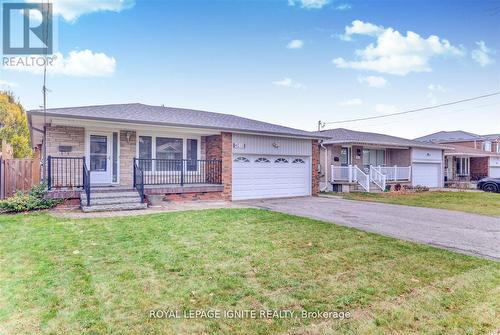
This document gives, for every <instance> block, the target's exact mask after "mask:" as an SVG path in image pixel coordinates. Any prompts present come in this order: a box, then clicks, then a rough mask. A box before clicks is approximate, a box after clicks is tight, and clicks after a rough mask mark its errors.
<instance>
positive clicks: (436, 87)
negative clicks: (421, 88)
mask: <svg viewBox="0 0 500 335" xmlns="http://www.w3.org/2000/svg"><path fill="white" fill-rule="evenodd" d="M427 88H428V89H429V91H434V92H446V88H444V87H443V86H441V85H436V84H429V86H427Z"/></svg>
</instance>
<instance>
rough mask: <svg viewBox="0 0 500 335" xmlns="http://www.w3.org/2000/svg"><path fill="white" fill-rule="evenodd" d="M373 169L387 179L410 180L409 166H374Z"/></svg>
mask: <svg viewBox="0 0 500 335" xmlns="http://www.w3.org/2000/svg"><path fill="white" fill-rule="evenodd" d="M373 168H374V169H375V170H377V171H378V172H380V173H381V174H383V175H384V176H386V177H387V181H410V180H411V166H397V165H394V166H374V167H373Z"/></svg>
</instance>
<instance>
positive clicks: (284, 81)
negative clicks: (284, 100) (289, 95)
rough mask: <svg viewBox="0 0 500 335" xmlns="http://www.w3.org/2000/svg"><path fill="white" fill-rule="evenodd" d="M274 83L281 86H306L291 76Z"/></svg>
mask: <svg viewBox="0 0 500 335" xmlns="http://www.w3.org/2000/svg"><path fill="white" fill-rule="evenodd" d="M273 84H274V85H276V86H281V87H289V88H306V87H305V86H304V85H303V84H301V83H299V82H296V81H295V80H293V79H291V78H283V79H282V80H278V81H273Z"/></svg>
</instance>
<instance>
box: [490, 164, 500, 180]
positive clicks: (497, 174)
mask: <svg viewBox="0 0 500 335" xmlns="http://www.w3.org/2000/svg"><path fill="white" fill-rule="evenodd" d="M489 176H490V177H492V178H500V166H490V175H489Z"/></svg>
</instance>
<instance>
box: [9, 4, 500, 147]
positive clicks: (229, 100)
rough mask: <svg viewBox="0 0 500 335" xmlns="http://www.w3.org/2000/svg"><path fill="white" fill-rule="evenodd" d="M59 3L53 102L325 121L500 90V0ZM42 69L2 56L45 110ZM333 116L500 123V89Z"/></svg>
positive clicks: (490, 129)
mask: <svg viewBox="0 0 500 335" xmlns="http://www.w3.org/2000/svg"><path fill="white" fill-rule="evenodd" d="M54 11H55V13H56V14H57V15H56V18H57V39H58V43H57V45H58V50H57V52H58V59H59V60H61V62H60V63H59V64H58V65H57V66H56V67H55V68H49V78H48V85H47V86H48V88H49V89H50V93H49V96H48V107H62V106H78V105H92V104H106V103H126V102H142V103H146V104H153V105H162V104H164V105H166V106H174V107H186V108H195V109H202V110H209V111H214V112H221V113H230V114H235V115H239V116H244V117H249V118H254V119H258V120H262V121H268V122H273V123H278V124H282V125H287V126H291V127H296V128H301V129H305V130H315V129H316V127H317V121H318V120H322V121H338V120H345V119H351V118H358V117H366V116H372V115H383V114H386V113H391V112H397V111H404V110H407V109H412V108H418V107H425V106H430V105H435V104H439V103H445V102H448V101H453V100H459V99H463V98H468V97H473V96H477V95H482V94H486V93H491V92H495V91H500V68H499V66H500V2H499V1H424V0H419V1H408V0H405V1H333V0H331V1H327V0H293V1H292V0H290V1H288V0H280V1H279V0H275V1H201V0H198V1H190V0H183V1H139V0H137V1H132V0H126V1H118V0H94V1H80V0H71V1H70V0H59V1H54ZM408 31H410V32H411V33H407V32H408ZM430 36H435V37H430ZM39 72H40V71H39V69H38V70H37V69H28V70H26V69H25V70H24V71H20V70H19V69H12V68H5V66H2V68H1V69H0V87H1V88H9V89H11V90H13V91H14V93H15V94H16V95H17V96H18V97H19V98H20V100H21V102H22V103H23V104H24V106H25V107H26V108H27V109H31V108H38V106H39V105H41V103H42V96H41V85H42V76H41V75H40V73H39ZM330 127H346V128H351V129H356V130H364V131H375V132H383V133H388V134H392V135H396V136H403V137H410V138H412V137H417V136H420V135H425V134H428V133H431V132H434V131H439V130H456V129H462V130H466V131H471V132H476V133H499V132H500V98H499V97H498V96H497V97H495V98H488V99H484V100H480V101H475V102H471V103H467V104H462V105H457V106H454V107H447V108H442V109H436V110H432V111H427V112H422V113H418V114H411V115H407V116H401V117H391V118H386V119H378V120H371V121H364V122H356V123H346V124H331V125H327V128H330Z"/></svg>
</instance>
